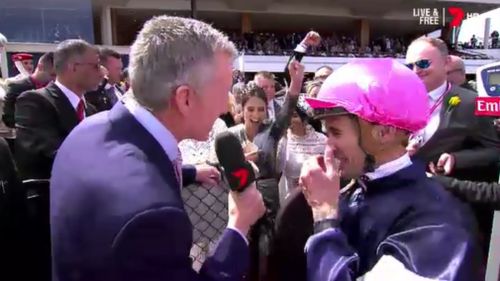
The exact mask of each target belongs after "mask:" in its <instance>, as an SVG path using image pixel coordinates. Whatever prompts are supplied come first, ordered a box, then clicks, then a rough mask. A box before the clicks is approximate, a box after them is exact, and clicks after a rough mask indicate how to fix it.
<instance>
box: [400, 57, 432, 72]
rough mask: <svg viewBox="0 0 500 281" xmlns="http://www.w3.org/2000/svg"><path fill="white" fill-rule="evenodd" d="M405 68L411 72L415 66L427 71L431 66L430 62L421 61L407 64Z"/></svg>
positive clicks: (426, 60)
mask: <svg viewBox="0 0 500 281" xmlns="http://www.w3.org/2000/svg"><path fill="white" fill-rule="evenodd" d="M406 66H407V67H408V68H409V69H411V70H413V69H414V68H415V66H416V67H418V68H420V69H427V68H429V66H431V61H430V60H428V59H421V60H418V61H416V62H414V63H407V64H406Z"/></svg>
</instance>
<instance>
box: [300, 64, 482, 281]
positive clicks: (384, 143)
mask: <svg viewBox="0 0 500 281" xmlns="http://www.w3.org/2000/svg"><path fill="white" fill-rule="evenodd" d="M307 101H308V103H309V104H310V106H311V107H312V108H313V109H314V111H315V117H316V118H320V119H322V120H323V122H324V127H325V130H326V131H327V134H328V141H327V148H326V150H325V154H324V156H323V157H316V158H311V159H309V160H308V161H306V162H305V163H304V166H303V168H302V171H301V178H300V181H301V187H302V192H303V194H304V196H305V198H306V200H307V203H308V205H309V206H310V209H311V211H312V218H313V220H314V234H313V235H312V236H311V237H309V239H308V241H307V243H306V246H305V252H306V257H307V277H308V280H311V281H316V280H318V281H319V280H322V281H325V280H329V281H330V280H331V281H333V280H335V281H340V280H356V279H357V278H359V277H364V279H363V280H431V279H432V280H437V279H439V280H480V279H481V276H480V275H479V274H478V273H477V264H476V262H477V246H476V243H475V241H474V240H473V239H472V235H471V234H470V233H469V230H468V227H469V225H470V221H471V220H470V217H471V216H470V214H469V213H467V212H466V211H465V210H464V209H463V208H462V206H461V205H460V204H459V203H458V202H457V201H456V199H454V198H453V197H452V196H451V195H449V194H448V193H447V192H446V191H445V190H444V189H443V188H441V187H440V186H439V184H438V183H437V182H434V181H433V180H431V179H428V178H427V176H426V174H425V165H424V164H423V163H420V162H414V161H412V160H411V159H410V157H409V155H408V153H407V152H406V144H407V138H408V135H409V134H411V133H412V132H415V131H418V130H420V129H422V128H423V127H424V126H425V125H426V124H427V121H428V118H429V105H428V102H427V92H426V90H425V87H424V85H423V83H422V82H421V81H420V79H419V78H418V76H417V75H415V74H414V73H412V71H410V70H409V69H408V68H406V67H405V66H404V65H402V64H400V63H399V62H397V61H396V60H393V59H369V60H358V61H354V62H352V63H349V64H347V65H345V66H343V67H341V68H339V69H338V70H337V71H336V72H334V73H333V74H332V75H331V76H330V77H329V78H328V79H327V80H326V81H325V84H324V85H323V87H322V88H321V90H320V92H319V94H318V97H317V98H309V99H308V100H307ZM341 177H342V178H352V179H356V181H355V182H353V183H352V184H351V185H349V186H347V187H345V188H343V189H341V188H340V178H341Z"/></svg>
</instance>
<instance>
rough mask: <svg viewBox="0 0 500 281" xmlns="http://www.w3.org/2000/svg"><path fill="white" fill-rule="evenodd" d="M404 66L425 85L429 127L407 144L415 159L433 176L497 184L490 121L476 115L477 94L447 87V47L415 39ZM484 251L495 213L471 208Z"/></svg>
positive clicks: (497, 148) (499, 148)
mask: <svg viewBox="0 0 500 281" xmlns="http://www.w3.org/2000/svg"><path fill="white" fill-rule="evenodd" d="M406 62H407V64H408V66H410V67H412V68H413V70H414V71H415V72H416V74H417V75H418V76H419V77H420V78H421V79H422V81H423V82H424V84H425V86H426V88H427V91H428V95H429V103H430V105H431V111H432V114H431V117H430V120H429V123H428V124H427V126H426V127H425V128H424V129H423V130H421V131H420V132H419V133H417V134H415V135H414V136H413V137H412V138H411V139H410V146H409V150H410V153H413V154H414V157H416V158H419V159H421V160H423V161H424V162H425V163H427V164H428V166H429V170H430V171H431V172H432V173H434V174H439V175H445V176H450V177H452V178H457V179H459V180H469V181H479V182H494V181H497V180H498V163H499V158H500V141H499V139H498V134H497V132H496V131H495V128H494V126H493V119H492V118H489V117H478V116H475V115H474V111H475V98H476V97H477V94H476V93H474V92H472V91H470V90H467V89H464V88H461V87H458V86H454V85H452V83H449V82H448V81H447V74H448V73H447V70H449V64H450V62H451V58H450V57H449V55H448V48H447V46H446V44H445V43H444V42H443V41H442V40H440V39H435V38H425V37H423V38H419V39H417V40H415V41H413V42H412V43H411V44H410V46H409V47H408V52H407V54H406ZM471 206H472V208H473V209H474V212H475V213H476V218H477V220H478V222H479V228H480V230H481V232H482V233H483V234H484V237H485V239H484V241H485V243H484V244H483V246H484V249H485V253H487V251H488V243H487V242H486V241H489V238H488V236H489V233H490V231H491V225H492V218H493V212H492V211H491V209H490V208H488V207H484V206H481V205H471Z"/></svg>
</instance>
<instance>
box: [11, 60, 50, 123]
mask: <svg viewBox="0 0 500 281" xmlns="http://www.w3.org/2000/svg"><path fill="white" fill-rule="evenodd" d="M54 77H55V73H54V53H52V52H50V53H45V54H43V55H42V56H41V57H40V59H39V60H38V64H37V66H36V69H35V71H34V72H33V74H32V75H30V76H28V77H24V78H21V79H17V80H12V81H10V82H9V83H7V85H6V87H7V90H6V91H5V103H4V112H3V116H2V120H3V122H4V124H5V125H6V126H7V127H9V128H15V126H16V121H15V119H14V112H15V110H16V100H17V97H19V95H21V94H22V93H23V92H26V91H29V90H36V89H40V88H43V87H45V86H46V85H47V84H48V83H49V82H50V81H52V80H53V79H54Z"/></svg>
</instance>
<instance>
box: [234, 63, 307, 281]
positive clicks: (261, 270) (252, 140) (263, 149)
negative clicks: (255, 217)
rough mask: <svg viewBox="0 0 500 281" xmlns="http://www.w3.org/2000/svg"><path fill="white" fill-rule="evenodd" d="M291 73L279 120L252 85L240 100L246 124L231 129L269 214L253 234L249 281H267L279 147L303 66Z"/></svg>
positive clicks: (297, 65)
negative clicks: (269, 113) (252, 167)
mask: <svg viewBox="0 0 500 281" xmlns="http://www.w3.org/2000/svg"><path fill="white" fill-rule="evenodd" d="M288 69H289V72H290V76H291V80H292V82H291V83H290V88H289V89H288V93H287V94H286V97H285V102H284V104H283V107H282V109H281V111H280V112H279V113H278V115H277V117H276V120H275V121H269V119H268V118H267V98H266V94H265V92H264V90H263V89H262V88H260V87H258V86H257V85H256V84H255V83H249V85H248V86H247V87H246V89H245V90H244V92H243V94H242V97H241V104H242V107H243V109H242V110H243V123H242V124H239V125H237V126H234V127H231V128H229V131H230V132H232V133H233V134H235V135H236V137H238V139H239V140H240V142H241V144H242V146H243V149H244V151H245V155H246V157H247V160H249V161H252V162H253V163H255V166H256V167H257V169H258V175H257V180H256V184H257V189H258V190H259V191H260V192H261V193H262V196H263V198H264V203H265V204H266V208H267V213H266V214H265V215H264V217H262V218H261V219H260V220H259V221H258V222H257V223H256V224H255V225H254V226H253V227H252V230H251V231H250V251H251V269H250V276H249V277H250V279H249V280H252V281H253V280H264V279H265V275H266V273H267V268H266V267H267V258H268V255H269V249H270V243H271V240H272V237H273V230H274V220H275V217H276V213H277V211H278V208H279V192H278V181H279V172H278V169H277V166H276V155H277V146H278V142H279V140H280V139H281V138H282V137H283V135H284V134H285V132H286V129H287V128H288V127H289V125H290V120H291V118H292V114H293V112H294V109H295V106H296V105H297V99H298V96H299V93H300V89H301V87H302V81H303V79H304V66H303V65H301V64H300V63H299V62H297V61H295V62H292V63H290V65H289V68H288Z"/></svg>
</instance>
